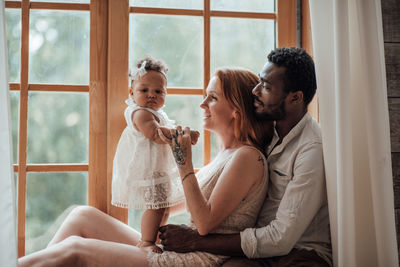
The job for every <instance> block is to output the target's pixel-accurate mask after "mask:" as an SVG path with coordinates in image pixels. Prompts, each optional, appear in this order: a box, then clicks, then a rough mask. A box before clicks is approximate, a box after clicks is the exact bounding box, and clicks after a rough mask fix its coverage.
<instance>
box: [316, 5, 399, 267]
mask: <svg viewBox="0 0 400 267" xmlns="http://www.w3.org/2000/svg"><path fill="white" fill-rule="evenodd" d="M310 13H311V28H312V36H313V47H314V60H315V64H316V72H317V81H318V92H319V93H318V94H319V104H320V120H321V127H322V136H323V145H324V159H325V167H326V176H327V187H328V201H329V210H330V221H331V233H332V246H333V258H334V264H335V266H363V267H364V266H398V256H397V253H398V252H397V244H396V229H395V220H394V196H393V180H392V179H393V178H392V171H391V170H392V168H391V154H390V129H389V114H388V102H387V87H386V74H385V60H384V47H383V33H382V14H381V6H380V1H379V0H348V1H346V0H334V1H332V0H310Z"/></svg>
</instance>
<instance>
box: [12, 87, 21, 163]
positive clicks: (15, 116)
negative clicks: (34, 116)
mask: <svg viewBox="0 0 400 267" xmlns="http://www.w3.org/2000/svg"><path fill="white" fill-rule="evenodd" d="M10 105H11V127H12V142H13V162H14V164H17V163H18V122H19V91H10Z"/></svg>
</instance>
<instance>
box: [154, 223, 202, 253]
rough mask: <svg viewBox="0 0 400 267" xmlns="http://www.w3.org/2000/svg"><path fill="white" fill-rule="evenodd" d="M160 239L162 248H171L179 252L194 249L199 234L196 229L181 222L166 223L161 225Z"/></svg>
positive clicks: (199, 237)
mask: <svg viewBox="0 0 400 267" xmlns="http://www.w3.org/2000/svg"><path fill="white" fill-rule="evenodd" d="M159 231H160V235H159V237H160V240H161V244H162V245H163V249H164V250H171V251H176V252H180V253H186V252H192V251H195V250H196V242H197V241H198V240H200V239H201V236H200V235H199V233H198V232H197V231H196V230H193V229H191V228H190V227H188V226H186V225H184V224H181V225H175V224H168V225H164V226H161V227H160V228H159Z"/></svg>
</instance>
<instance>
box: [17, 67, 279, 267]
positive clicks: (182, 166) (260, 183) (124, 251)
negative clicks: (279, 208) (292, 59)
mask: <svg viewBox="0 0 400 267" xmlns="http://www.w3.org/2000/svg"><path fill="white" fill-rule="evenodd" d="M257 81H258V77H257V76H256V75H254V74H253V73H251V72H250V71H247V70H244V69H220V70H218V71H217V72H216V73H215V75H214V76H213V78H212V79H211V80H210V83H209V85H208V87H207V91H206V92H207V95H206V98H205V99H204V101H203V102H202V103H201V105H200V107H201V108H202V109H204V128H205V129H208V130H211V131H214V132H215V133H216V134H217V135H218V137H219V139H220V142H221V150H220V152H219V154H218V155H217V156H216V158H215V159H214V160H213V161H212V162H211V163H210V164H208V165H207V166H205V167H203V168H202V169H201V170H200V171H199V172H198V173H197V174H194V169H193V164H192V158H191V145H190V143H191V140H190V129H189V128H188V127H186V128H185V129H184V130H182V127H180V126H178V127H177V128H176V129H173V130H171V132H170V134H171V138H169V139H168V138H166V137H165V136H164V135H162V133H161V132H160V137H161V138H164V140H165V141H168V142H169V143H170V144H171V149H172V151H173V154H174V157H175V160H176V162H177V165H178V167H179V172H180V177H181V181H182V185H183V189H184V193H185V197H186V205H187V209H188V210H189V212H190V214H191V224H190V226H192V227H194V228H196V229H197V231H198V232H199V233H200V234H201V235H206V234H208V233H238V232H240V231H241V230H243V229H245V228H248V227H252V226H254V224H255V222H256V219H257V214H258V211H259V209H260V207H261V205H262V203H263V201H264V197H265V194H266V191H267V183H268V170H267V164H266V160H265V157H264V155H263V154H262V153H261V152H260V150H257V149H256V148H255V147H257V148H259V149H263V148H264V147H265V145H266V144H267V143H268V142H269V141H270V139H271V136H272V122H271V123H269V124H268V123H265V122H263V123H259V122H257V121H256V119H255V114H254V111H253V97H252V93H251V91H252V89H253V87H255V86H256V84H257ZM196 178H197V179H196ZM180 208H183V207H175V210H178V209H180ZM173 211H174V209H172V210H171V212H173ZM139 239H140V234H139V233H138V232H136V231H135V230H133V229H131V228H130V227H129V226H127V225H125V224H123V223H121V222H120V221H118V220H116V219H114V218H112V217H111V216H109V215H107V214H104V213H102V212H100V211H98V210H96V209H95V208H91V207H80V208H77V209H75V210H74V211H73V212H72V213H71V214H70V215H69V216H68V217H67V219H66V220H65V222H64V223H63V225H62V226H61V228H60V229H59V231H58V232H57V233H56V235H55V236H54V238H53V240H52V241H51V242H50V244H49V246H48V247H47V248H46V249H44V250H42V251H39V252H36V253H33V254H31V255H28V256H26V257H24V258H21V259H20V260H19V266H21V267H24V266H183V265H185V263H186V265H187V264H192V265H196V266H218V265H220V264H222V263H223V262H224V261H225V260H226V259H227V258H228V257H225V256H219V255H213V254H210V253H205V252H192V253H185V254H179V253H175V252H168V251H166V252H163V253H162V254H157V253H154V252H152V251H149V250H146V249H140V248H138V247H136V246H135V245H136V244H137V243H138V241H139Z"/></svg>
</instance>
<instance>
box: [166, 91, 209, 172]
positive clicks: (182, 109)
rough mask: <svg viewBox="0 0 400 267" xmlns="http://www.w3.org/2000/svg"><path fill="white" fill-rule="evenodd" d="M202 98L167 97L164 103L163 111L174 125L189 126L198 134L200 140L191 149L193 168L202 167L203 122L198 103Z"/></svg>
mask: <svg viewBox="0 0 400 267" xmlns="http://www.w3.org/2000/svg"><path fill="white" fill-rule="evenodd" d="M201 101H203V97H202V96H179V95H168V96H167V98H166V101H165V109H164V111H165V112H166V113H167V114H168V117H169V118H170V119H171V120H175V123H176V125H182V126H183V127H185V126H189V127H190V128H191V129H194V130H197V131H199V132H200V138H199V140H198V142H197V144H196V145H195V146H193V147H192V149H193V150H192V153H193V154H192V158H193V165H194V167H195V168H200V167H201V166H203V144H204V140H203V136H202V133H203V121H202V118H201V114H202V111H201V109H200V103H201Z"/></svg>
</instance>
